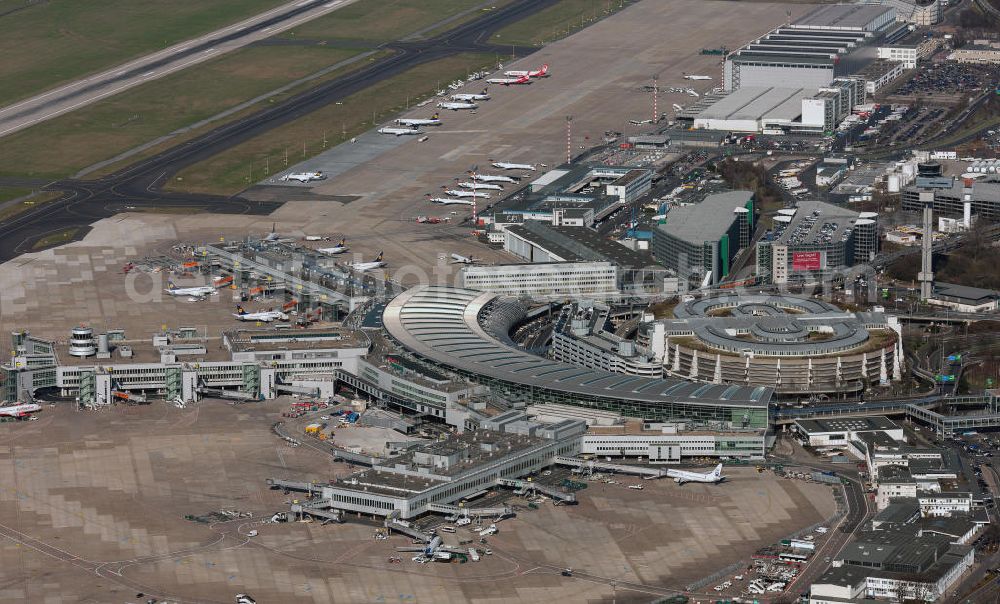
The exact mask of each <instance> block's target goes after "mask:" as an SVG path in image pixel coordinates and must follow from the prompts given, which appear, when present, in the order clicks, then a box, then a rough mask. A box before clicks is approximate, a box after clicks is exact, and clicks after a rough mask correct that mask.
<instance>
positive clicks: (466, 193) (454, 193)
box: [444, 189, 490, 199]
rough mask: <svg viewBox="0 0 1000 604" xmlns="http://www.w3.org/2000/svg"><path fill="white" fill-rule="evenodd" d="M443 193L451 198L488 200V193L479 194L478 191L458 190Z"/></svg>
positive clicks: (446, 190)
mask: <svg viewBox="0 0 1000 604" xmlns="http://www.w3.org/2000/svg"><path fill="white" fill-rule="evenodd" d="M444 192H445V193H447V194H448V195H451V196H452V197H472V198H477V197H478V198H479V199H489V198H490V194H489V193H480V192H479V191H459V190H458V189H445V190H444Z"/></svg>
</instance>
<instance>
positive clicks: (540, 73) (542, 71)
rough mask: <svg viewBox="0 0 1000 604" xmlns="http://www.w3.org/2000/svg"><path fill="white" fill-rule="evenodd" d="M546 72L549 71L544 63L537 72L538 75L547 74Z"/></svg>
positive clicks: (547, 65)
mask: <svg viewBox="0 0 1000 604" xmlns="http://www.w3.org/2000/svg"><path fill="white" fill-rule="evenodd" d="M548 71H549V64H548V63H545V64H543V65H542V68H541V69H539V70H538V75H545V74H546V73H548Z"/></svg>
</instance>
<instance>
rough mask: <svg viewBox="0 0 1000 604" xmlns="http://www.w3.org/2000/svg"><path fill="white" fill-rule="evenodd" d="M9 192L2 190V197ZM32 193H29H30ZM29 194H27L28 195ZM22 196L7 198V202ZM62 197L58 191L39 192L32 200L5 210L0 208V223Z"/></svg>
mask: <svg viewBox="0 0 1000 604" xmlns="http://www.w3.org/2000/svg"><path fill="white" fill-rule="evenodd" d="M7 190H8V188H7V187H4V188H3V189H0V195H2V194H4V193H5V192H6V191H7ZM30 192H31V191H28V193H30ZM26 194H27V193H25V195H26ZM17 197H20V195H13V196H10V197H8V198H7V201H9V200H11V199H16V198H17ZM60 197H62V193H60V192H58V191H39V192H38V193H36V194H34V195H32V196H31V199H26V200H24V201H22V202H21V203H17V204H13V205H10V206H7V207H5V208H0V222H2V221H4V220H7V219H8V218H10V217H11V216H15V215H17V214H20V213H21V212H24V211H27V210H29V209H31V208H34V207H37V206H40V205H42V204H45V203H48V202H50V201H54V200H56V199H59V198H60Z"/></svg>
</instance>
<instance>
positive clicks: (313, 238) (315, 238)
mask: <svg viewBox="0 0 1000 604" xmlns="http://www.w3.org/2000/svg"><path fill="white" fill-rule="evenodd" d="M328 239H329V237H324V236H322V235H306V236H305V237H303V238H302V240H303V241H326V240H328Z"/></svg>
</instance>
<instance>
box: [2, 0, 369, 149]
mask: <svg viewBox="0 0 1000 604" xmlns="http://www.w3.org/2000/svg"><path fill="white" fill-rule="evenodd" d="M355 1H356V0H295V1H294V2H289V3H288V4H284V5H282V6H280V7H278V8H275V9H272V10H269V11H267V12H264V13H261V14H259V15H256V16H253V17H250V18H249V19H246V20H244V21H240V22H239V23H235V24H233V25H229V26H226V27H224V28H222V29H219V30H216V31H214V32H211V33H209V34H206V35H204V36H201V37H199V38H195V39H192V40H187V41H184V42H179V43H177V44H174V45H173V46H171V47H169V48H165V49H163V50H160V51H157V52H154V53H152V54H148V55H146V56H144V57H140V58H138V59H135V60H133V61H130V62H128V63H125V64H123V65H118V66H116V67H112V68H111V69H108V70H106V71H103V72H101V73H98V74H94V75H91V76H88V77H86V78H83V79H80V80H76V81H73V82H69V83H67V84H63V85H62V86H59V87H57V88H54V89H52V90H48V91H46V92H43V93H40V94H38V95H36V96H33V97H31V98H28V99H24V100H21V101H18V102H16V103H14V104H12V105H8V106H7V107H3V108H2V109H0V137H2V136H6V135H8V134H12V133H14V132H17V131H18V130H22V129H24V128H27V127H29V126H33V125H34V124H38V123H41V122H44V121H46V120H49V119H52V118H54V117H56V116H59V115H62V114H64V113H67V112H69V111H73V110H74V109H79V108H80V107H84V106H86V105H89V104H91V103H94V102H96V101H99V100H101V99H103V98H106V97H109V96H112V95H115V94H118V93H119V92H122V91H124V90H128V89H129V88H132V87H134V86H138V85H139V84H143V83H145V82H150V81H152V80H156V79H158V78H162V77H164V76H166V75H169V74H171V73H174V72H177V71H180V70H182V69H185V68H187V67H190V66H192V65H197V64H198V63H201V62H204V61H207V60H209V59H214V58H216V57H219V56H221V55H223V54H226V53H228V52H232V51H234V50H237V49H239V48H242V47H244V46H246V45H248V44H250V43H252V42H255V41H257V40H261V39H264V38H267V37H270V36H273V35H275V34H277V33H279V32H282V31H285V30H287V29H291V28H293V27H295V26H297V25H301V24H302V23H305V22H307V21H311V20H313V19H315V18H317V17H319V16H322V15H325V14H327V13H329V12H331V11H334V10H337V9H338V8H341V7H343V6H347V5H349V4H352V3H353V2H355Z"/></svg>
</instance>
